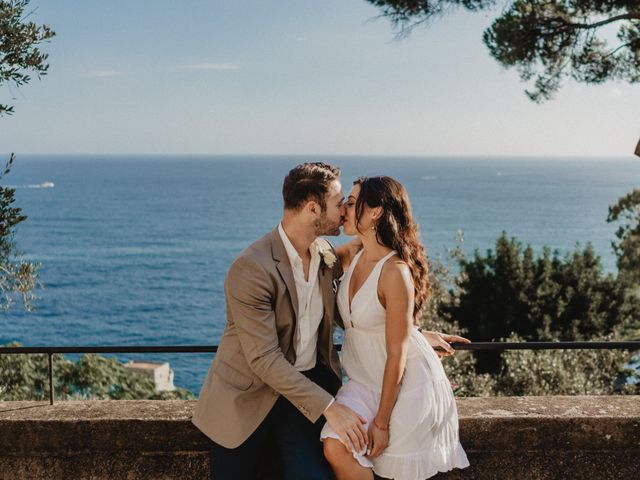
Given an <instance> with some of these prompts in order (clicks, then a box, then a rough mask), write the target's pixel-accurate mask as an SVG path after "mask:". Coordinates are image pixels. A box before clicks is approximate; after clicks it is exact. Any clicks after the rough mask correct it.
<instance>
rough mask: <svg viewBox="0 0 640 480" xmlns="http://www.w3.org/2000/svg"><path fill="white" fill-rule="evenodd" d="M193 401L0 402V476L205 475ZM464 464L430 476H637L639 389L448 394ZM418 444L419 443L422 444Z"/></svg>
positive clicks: (114, 478) (203, 443) (9, 479)
mask: <svg viewBox="0 0 640 480" xmlns="http://www.w3.org/2000/svg"><path fill="white" fill-rule="evenodd" d="M194 404H195V402H193V401H93V402H60V403H57V404H55V405H53V406H51V405H49V404H48V402H47V403H45V402H0V479H1V480H5V479H6V480H14V479H28V480H39V479H47V480H49V479H53V480H55V479H96V480H97V479H105V480H106V479H109V480H120V479H206V478H208V469H209V458H208V451H207V449H208V439H207V438H206V437H205V436H204V435H202V434H201V433H200V432H199V431H198V430H197V429H196V428H195V427H194V426H193V425H192V424H191V422H190V421H189V419H190V416H191V414H192V411H193V407H194ZM458 411H459V416H460V438H461V442H462V445H463V446H464V448H465V450H466V451H467V454H468V456H469V460H470V462H471V467H469V468H467V469H465V470H462V471H454V472H450V473H445V474H439V475H437V476H436V477H433V478H436V479H459V478H460V479H463V478H464V479H498V478H499V479H562V478H567V479H575V478H580V477H584V478H585V479H587V478H588V479H589V480H591V479H605V478H606V479H609V478H637V475H638V472H639V471H640V397H638V396H610V397H609V396H594V397H584V396H575V397H569V396H556V397H492V398H460V399H458ZM425 448H428V446H425Z"/></svg>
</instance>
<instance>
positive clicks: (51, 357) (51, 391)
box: [49, 352, 55, 405]
mask: <svg viewBox="0 0 640 480" xmlns="http://www.w3.org/2000/svg"><path fill="white" fill-rule="evenodd" d="M54 393H55V392H54V390H53V353H51V352H49V405H53V396H54Z"/></svg>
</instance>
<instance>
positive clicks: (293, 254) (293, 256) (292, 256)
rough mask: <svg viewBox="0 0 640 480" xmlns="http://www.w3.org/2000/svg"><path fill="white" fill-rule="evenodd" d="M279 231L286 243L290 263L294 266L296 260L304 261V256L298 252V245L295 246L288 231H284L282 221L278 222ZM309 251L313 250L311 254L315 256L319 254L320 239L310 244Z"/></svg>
mask: <svg viewBox="0 0 640 480" xmlns="http://www.w3.org/2000/svg"><path fill="white" fill-rule="evenodd" d="M278 233H279V234H280V238H281V239H282V243H284V249H285V250H286V251H287V257H289V263H290V264H291V266H292V267H293V266H294V265H295V263H296V261H300V262H301V263H302V258H300V255H299V254H298V251H297V250H296V247H294V246H293V244H292V243H291V240H289V237H288V236H287V232H285V231H284V227H283V226H282V222H280V223H279V224H278ZM309 251H310V252H311V256H312V257H315V256H316V255H318V254H319V253H318V239H317V238H316V239H315V240H314V241H313V242H312V243H311V245H310V246H309Z"/></svg>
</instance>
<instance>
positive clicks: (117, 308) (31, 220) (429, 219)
mask: <svg viewBox="0 0 640 480" xmlns="http://www.w3.org/2000/svg"><path fill="white" fill-rule="evenodd" d="M316 160H322V161H325V162H329V163H332V164H335V165H338V166H340V167H341V168H342V171H343V186H344V190H345V193H347V192H348V191H349V189H350V187H351V181H352V180H353V179H354V178H356V177H358V176H361V175H374V174H385V175H390V176H393V177H395V178H397V179H398V180H400V181H401V182H402V183H403V184H404V185H405V186H406V188H407V190H408V192H409V195H410V197H411V200H412V204H413V208H414V213H415V216H416V218H417V220H418V222H419V224H420V227H421V233H422V238H423V240H424V242H425V244H426V246H427V249H428V252H429V255H430V256H431V257H432V258H434V259H437V258H438V257H441V258H442V257H444V256H446V252H447V248H451V247H453V246H454V245H455V238H456V232H457V231H458V230H462V231H463V232H464V243H463V250H464V251H465V252H467V253H472V252H473V251H474V250H475V249H479V250H480V251H482V252H484V251H485V250H486V249H489V248H493V246H494V244H495V240H496V238H497V237H498V236H499V235H500V233H501V232H502V231H503V230H504V231H506V232H507V234H508V235H509V236H515V237H517V238H518V239H519V240H521V241H522V242H523V243H525V244H527V243H528V244H531V245H532V246H533V248H534V249H535V250H536V251H537V252H540V251H541V250H542V248H543V247H544V246H549V247H551V248H552V249H557V250H558V251H560V252H561V253H562V254H564V253H566V252H569V251H571V250H573V248H574V247H575V245H576V244H577V243H579V244H580V245H581V246H584V245H586V243H587V242H590V243H591V244H592V245H593V247H594V249H595V251H596V252H597V253H598V254H599V255H600V256H601V258H602V263H603V266H604V268H605V270H607V271H610V272H615V268H616V267H615V258H614V256H613V254H612V252H611V241H612V240H614V238H615V237H614V232H615V229H616V227H615V226H614V225H611V224H608V223H607V222H606V217H607V211H608V206H609V205H611V204H613V203H614V202H615V201H616V200H617V199H618V198H619V197H620V196H622V195H624V194H625V193H627V192H629V191H630V190H632V189H633V188H634V187H639V186H640V159H637V158H635V159H634V158H633V157H628V158H519V157H518V158H508V157H504V158H435V157H429V158H417V157H411V158H407V157H284V156H282V157H275V156H273V157H204V156H202V157H194V156H89V155H86V156H27V155H20V156H18V158H17V160H16V163H15V165H14V167H13V170H12V171H11V173H10V174H9V175H8V176H6V177H5V178H4V179H3V180H2V183H3V185H12V186H15V187H16V205H17V206H19V207H21V208H22V209H23V213H25V214H26V215H27V216H28V220H26V221H25V222H23V223H22V224H20V225H19V227H18V231H17V234H16V242H17V245H18V247H19V249H20V250H22V251H23V252H25V255H26V258H27V259H29V260H32V261H36V262H41V263H42V267H41V277H40V279H41V281H42V283H43V284H44V288H43V289H39V290H38V292H37V294H38V296H39V297H40V298H39V299H38V300H37V304H36V306H37V309H36V310H35V311H34V312H31V313H25V312H24V311H23V310H22V309H21V308H20V306H19V305H17V306H16V307H14V308H13V309H12V310H10V311H8V312H4V313H3V314H2V317H1V320H0V322H1V323H0V344H4V343H7V342H10V341H14V340H17V341H20V342H22V343H23V344H24V345H29V346H35V345H65V346H67V345H69V346H70V345H168V344H171V345H194V344H198V345H202V344H217V343H218V341H219V339H220V335H221V333H222V331H223V328H224V325H225V310H224V298H223V281H224V276H225V274H226V271H227V268H228V267H229V265H230V263H231V262H232V261H233V259H234V257H235V256H236V255H237V254H238V253H239V252H240V251H241V250H242V249H243V248H244V247H245V246H247V245H248V244H250V243H251V242H252V241H253V240H255V239H257V238H258V237H260V236H262V235H263V234H264V233H266V232H268V231H270V230H271V229H273V228H274V227H275V226H276V225H277V222H278V220H279V218H280V215H281V211H282V210H281V209H282V207H281V193H280V191H281V184H282V179H283V177H284V176H285V175H286V173H287V171H288V170H289V169H290V168H291V167H292V166H293V165H295V164H297V163H300V162H303V161H316ZM45 182H51V183H53V185H54V186H53V187H51V186H50V185H49V186H48V187H47V184H46V183H45ZM43 184H44V185H43ZM344 240H345V239H344V238H338V239H337V240H336V241H337V242H338V243H341V242H343V241H344ZM118 358H119V359H120V360H127V359H141V358H144V359H146V360H150V361H169V362H170V363H171V366H172V368H173V369H174V371H175V383H176V385H177V386H180V387H184V388H188V389H190V390H192V391H193V392H194V393H196V394H197V393H198V392H199V389H200V386H201V384H202V381H203V380H204V377H205V375H206V372H207V369H208V367H209V364H210V362H211V354H168V355H156V354H152V355H144V356H142V355H118Z"/></svg>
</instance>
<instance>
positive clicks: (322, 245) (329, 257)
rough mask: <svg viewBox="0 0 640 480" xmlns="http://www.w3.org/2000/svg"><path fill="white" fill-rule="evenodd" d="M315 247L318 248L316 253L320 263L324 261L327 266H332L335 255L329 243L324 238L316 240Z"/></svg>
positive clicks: (334, 262) (335, 259) (334, 261)
mask: <svg viewBox="0 0 640 480" xmlns="http://www.w3.org/2000/svg"><path fill="white" fill-rule="evenodd" d="M316 248H317V250H318V254H319V255H320V258H321V259H322V263H324V264H325V265H326V266H327V267H329V268H332V267H333V266H334V265H335V264H336V261H337V260H338V259H337V258H336V255H335V254H334V253H333V250H332V248H331V245H329V242H327V241H326V240H324V241H318V242H316Z"/></svg>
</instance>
